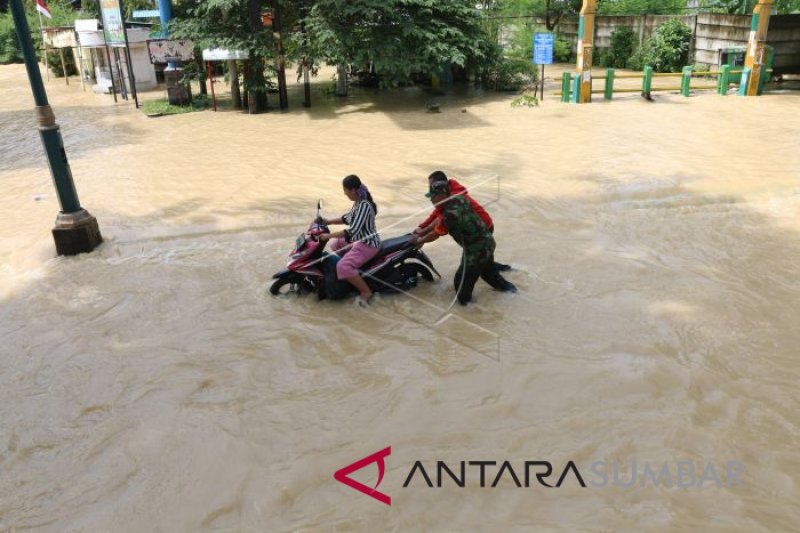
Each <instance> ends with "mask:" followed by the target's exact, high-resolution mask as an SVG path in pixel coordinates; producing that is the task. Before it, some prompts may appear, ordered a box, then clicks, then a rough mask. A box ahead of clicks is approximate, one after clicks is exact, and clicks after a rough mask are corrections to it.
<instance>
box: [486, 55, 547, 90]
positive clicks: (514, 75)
mask: <svg viewBox="0 0 800 533" xmlns="http://www.w3.org/2000/svg"><path fill="white" fill-rule="evenodd" d="M486 81H487V82H488V83H489V84H490V85H491V86H492V88H493V89H494V90H496V91H518V90H520V89H522V88H524V87H528V86H530V85H535V84H536V65H534V64H533V63H531V61H530V59H518V58H513V57H507V58H503V59H502V60H500V61H499V62H497V63H496V64H495V65H493V66H492V67H491V68H490V69H489V71H488V72H487V74H486Z"/></svg>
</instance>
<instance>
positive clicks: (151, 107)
mask: <svg viewBox="0 0 800 533" xmlns="http://www.w3.org/2000/svg"><path fill="white" fill-rule="evenodd" d="M207 107H209V103H208V98H205V97H203V96H195V97H193V98H192V104H191V105H187V106H180V105H170V103H169V100H167V99H166V98H159V99H158V100H148V101H146V102H143V103H142V112H143V113H144V114H146V115H158V114H161V115H180V114H183V113H191V112H192V111H202V110H204V109H206V108H207Z"/></svg>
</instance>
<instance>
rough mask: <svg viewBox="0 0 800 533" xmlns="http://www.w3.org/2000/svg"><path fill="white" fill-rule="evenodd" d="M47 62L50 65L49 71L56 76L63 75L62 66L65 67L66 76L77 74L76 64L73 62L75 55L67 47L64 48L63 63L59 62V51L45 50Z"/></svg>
mask: <svg viewBox="0 0 800 533" xmlns="http://www.w3.org/2000/svg"><path fill="white" fill-rule="evenodd" d="M47 64H48V66H49V67H50V72H51V73H52V74H53V76H55V77H56V78H63V77H64V68H66V69H67V76H76V75H77V74H78V66H77V65H76V64H75V56H74V55H73V54H72V50H70V49H69V48H67V49H64V63H63V65H62V63H61V53H60V52H59V51H58V50H56V51H48V52H47Z"/></svg>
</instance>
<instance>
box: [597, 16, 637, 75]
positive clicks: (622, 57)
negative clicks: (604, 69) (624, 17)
mask: <svg viewBox="0 0 800 533" xmlns="http://www.w3.org/2000/svg"><path fill="white" fill-rule="evenodd" d="M636 40H637V37H636V34H634V33H633V28H631V27H630V26H620V27H619V28H617V29H615V30H614V31H613V33H612V34H611V47H610V48H609V51H608V64H607V65H604V66H608V67H614V68H625V67H627V66H628V61H629V60H630V58H631V56H632V55H633V51H634V49H635V48H636Z"/></svg>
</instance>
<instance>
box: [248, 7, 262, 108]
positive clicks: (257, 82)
mask: <svg viewBox="0 0 800 533" xmlns="http://www.w3.org/2000/svg"><path fill="white" fill-rule="evenodd" d="M247 16H248V20H249V22H250V29H251V30H252V31H253V32H254V33H255V32H262V31H264V25H263V24H262V23H261V1H260V0H247ZM249 74H250V75H249V76H248V82H247V93H248V94H247V102H248V104H249V105H248V107H249V110H250V113H251V114H255V113H260V112H262V111H266V109H267V82H266V80H265V79H264V62H263V61H262V60H261V58H260V57H256V52H255V50H250V72H249Z"/></svg>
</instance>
